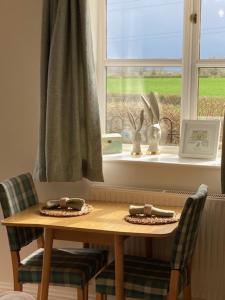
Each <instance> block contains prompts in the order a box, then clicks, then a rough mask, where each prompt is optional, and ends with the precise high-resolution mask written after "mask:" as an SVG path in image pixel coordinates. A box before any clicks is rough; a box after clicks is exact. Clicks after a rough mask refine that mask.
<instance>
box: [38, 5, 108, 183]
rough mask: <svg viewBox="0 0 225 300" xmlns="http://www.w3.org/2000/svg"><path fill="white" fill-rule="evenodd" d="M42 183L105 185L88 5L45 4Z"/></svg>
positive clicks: (42, 89) (40, 176) (40, 178)
mask: <svg viewBox="0 0 225 300" xmlns="http://www.w3.org/2000/svg"><path fill="white" fill-rule="evenodd" d="M34 177H35V178H36V179H38V180H40V181H78V180H80V179H82V178H83V177H85V178H88V179H89V180H93V181H102V180H103V175H102V155H101V133H100V121H99V111H98V99H97V87H96V78H95V70H94V59H93V49H92V38H91V28H90V17H89V12H88V3H87V0H44V1H43V21H42V41H41V109H40V133H39V149H38V159H37V162H36V166H35V171H34Z"/></svg>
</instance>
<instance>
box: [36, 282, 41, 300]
mask: <svg viewBox="0 0 225 300" xmlns="http://www.w3.org/2000/svg"><path fill="white" fill-rule="evenodd" d="M40 297H41V284H40V283H39V284H38V290H37V300H40V299H41V298H40Z"/></svg>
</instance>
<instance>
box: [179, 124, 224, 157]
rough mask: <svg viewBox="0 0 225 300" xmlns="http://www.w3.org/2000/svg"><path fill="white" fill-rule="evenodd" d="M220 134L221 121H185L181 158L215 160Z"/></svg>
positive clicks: (182, 130)
mask: <svg viewBox="0 0 225 300" xmlns="http://www.w3.org/2000/svg"><path fill="white" fill-rule="evenodd" d="M219 132H220V121H219V120H183V122H182V127H181V141H180V149H179V155H180V157H192V158H208V159H215V158H216V155H217V150H218V144H219Z"/></svg>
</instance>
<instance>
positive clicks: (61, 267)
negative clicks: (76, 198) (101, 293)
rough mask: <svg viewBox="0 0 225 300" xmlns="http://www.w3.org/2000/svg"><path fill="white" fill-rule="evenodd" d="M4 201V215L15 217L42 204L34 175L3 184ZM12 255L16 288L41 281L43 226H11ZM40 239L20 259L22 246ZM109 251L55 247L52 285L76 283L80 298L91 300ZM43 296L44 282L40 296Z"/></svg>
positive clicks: (0, 197)
mask: <svg viewBox="0 0 225 300" xmlns="http://www.w3.org/2000/svg"><path fill="white" fill-rule="evenodd" d="M0 202H1V206H2V210H3V214H4V217H5V218H6V217H9V216H12V215H14V214H16V213H18V212H21V211H23V210H24V209H26V208H28V207H30V206H33V205H35V204H37V203H38V197H37V193H36V190H35V186H34V183H33V179H32V177H31V175H30V174H22V175H19V176H17V177H14V178H11V179H9V180H5V181H3V182H2V183H0ZM7 233H8V239H9V246H10V251H11V258H12V267H13V277H14V290H15V291H22V285H23V284H24V283H40V282H41V276H42V260H43V251H44V249H43V246H44V239H43V229H41V228H24V227H10V226H8V227H7ZM34 240H37V244H38V250H36V251H34V252H33V253H32V254H31V255H29V256H28V257H26V258H25V259H23V260H22V261H21V260H20V250H21V248H22V247H24V246H26V245H28V244H30V243H31V242H32V241H34ZM106 261H107V251H104V250H100V249H97V250H96V249H87V248H86V249H84V248H81V249H80V248H79V249H53V251H52V261H51V271H50V272H51V274H50V284H55V285H63V286H74V287H76V288H77V294H78V299H79V300H88V282H89V280H90V279H91V278H92V277H94V276H95V275H96V274H97V273H98V272H99V270H101V268H102V267H103V266H104V265H105V264H106ZM39 297H40V285H39V288H38V296H37V299H39Z"/></svg>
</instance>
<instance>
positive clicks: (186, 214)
mask: <svg viewBox="0 0 225 300" xmlns="http://www.w3.org/2000/svg"><path fill="white" fill-rule="evenodd" d="M207 192H208V187H207V186H206V185H205V184H201V185H200V187H199V188H198V190H197V192H196V194H195V195H192V196H190V197H189V198H188V199H187V200H186V202H185V205H184V208H183V211H182V214H181V218H180V221H179V224H178V229H177V231H176V233H175V237H174V244H173V251H172V261H171V268H172V269H176V270H183V269H184V268H186V267H188V265H189V264H190V262H191V259H192V256H193V252H194V249H195V245H196V240H197V235H198V229H199V224H200V220H201V214H202V211H203V208H204V205H205V200H206V197H207Z"/></svg>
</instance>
